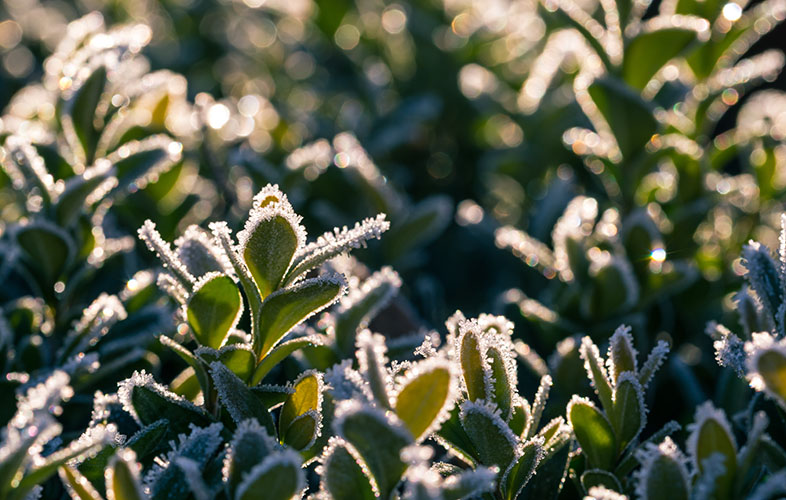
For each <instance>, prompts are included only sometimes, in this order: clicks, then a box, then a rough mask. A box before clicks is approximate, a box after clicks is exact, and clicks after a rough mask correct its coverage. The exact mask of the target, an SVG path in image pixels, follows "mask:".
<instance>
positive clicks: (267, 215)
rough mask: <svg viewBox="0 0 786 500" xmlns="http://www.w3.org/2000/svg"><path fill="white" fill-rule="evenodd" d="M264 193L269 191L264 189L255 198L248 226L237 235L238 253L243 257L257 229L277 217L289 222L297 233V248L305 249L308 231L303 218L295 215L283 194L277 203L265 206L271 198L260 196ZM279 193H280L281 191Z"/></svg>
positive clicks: (273, 244)
mask: <svg viewBox="0 0 786 500" xmlns="http://www.w3.org/2000/svg"><path fill="white" fill-rule="evenodd" d="M262 193H267V191H265V190H264V189H263V190H262V191H261V192H260V194H259V195H258V196H257V197H255V198H254V199H255V201H254V203H253V205H252V208H251V212H250V213H249V214H248V219H246V224H245V226H244V227H243V230H242V231H240V232H239V233H237V240H238V253H239V254H240V255H243V253H244V252H245V248H246V245H247V244H248V241H249V238H250V237H251V235H252V234H254V231H256V228H257V227H258V226H259V225H260V224H262V223H264V222H267V221H269V220H271V219H273V218H275V217H282V218H283V219H284V220H285V221H287V223H288V224H289V225H290V226H291V228H292V231H294V233H295V237H296V239H297V248H298V249H301V248H303V247H304V246H305V244H306V229H305V228H304V227H303V225H302V224H301V223H300V222H301V221H302V220H303V218H302V217H301V216H299V215H297V214H296V213H295V211H294V209H293V208H292V205H290V204H289V201H288V200H287V199H286V196H283V194H280V195H277V196H280V197H277V198H275V201H270V203H267V204H264V203H263V202H264V199H267V198H268V197H269V196H267V195H263V196H260V195H262ZM278 193H280V191H279V192H278ZM271 245H272V246H274V247H275V246H278V245H277V244H276V243H275V242H272V243H271Z"/></svg>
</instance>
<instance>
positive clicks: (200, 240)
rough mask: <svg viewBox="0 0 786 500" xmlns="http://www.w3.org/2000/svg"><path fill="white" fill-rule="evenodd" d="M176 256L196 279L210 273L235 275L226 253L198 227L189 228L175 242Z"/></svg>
mask: <svg viewBox="0 0 786 500" xmlns="http://www.w3.org/2000/svg"><path fill="white" fill-rule="evenodd" d="M175 255H176V256H177V258H178V259H179V260H180V262H182V263H183V264H184V265H185V266H186V269H188V270H189V272H190V273H191V274H192V275H193V276H194V277H201V276H203V275H205V274H207V273H209V272H223V273H226V274H230V275H231V274H234V271H233V269H232V265H231V264H230V263H229V261H228V259H227V257H226V255H224V251H223V250H222V249H221V247H219V246H217V245H216V244H215V240H214V239H213V237H212V236H211V235H210V233H208V232H206V231H205V230H203V229H202V228H200V227H199V226H197V225H191V226H188V227H187V228H186V230H185V232H184V233H183V235H182V236H181V237H179V238H178V239H176V240H175Z"/></svg>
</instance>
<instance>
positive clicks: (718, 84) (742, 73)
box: [707, 49, 784, 141]
mask: <svg viewBox="0 0 786 500" xmlns="http://www.w3.org/2000/svg"><path fill="white" fill-rule="evenodd" d="M783 62H784V57H783V53H782V52H781V51H779V50H775V49H772V50H766V51H764V52H762V53H760V54H756V55H754V56H751V57H748V58H745V59H743V60H742V61H740V62H739V63H737V64H736V65H735V66H733V67H731V68H726V69H721V70H719V71H716V72H715V73H714V74H713V75H712V77H711V78H710V80H709V81H708V82H707V85H708V87H709V90H710V92H711V93H713V94H715V93H720V92H723V90H724V89H727V88H729V87H737V88H739V87H743V86H752V85H753V84H755V83H756V82H757V81H758V80H762V79H763V80H767V81H771V80H772V79H774V78H775V77H777V76H778V74H779V73H780V72H781V69H782V68H783ZM759 99H760V98H759V97H757V95H755V94H754V95H753V96H751V98H750V100H749V101H746V104H744V105H743V106H742V108H743V109H744V108H745V107H746V106H747V105H748V104H747V103H748V102H751V100H752V101H753V103H752V106H755V105H756V104H757V101H759ZM759 102H760V101H759ZM776 105H777V104H776ZM748 117H749V114H748V112H745V113H743V111H742V109H741V110H740V115H738V118H737V120H738V123H740V122H742V124H743V126H742V127H741V128H740V129H738V131H737V134H738V137H739V139H740V140H741V141H745V140H748V139H751V138H752V137H753V134H755V133H756V132H759V131H760V129H758V127H756V128H748V127H746V126H745V125H747V124H750V122H747V119H748ZM746 122H747V123H746ZM749 134H750V135H749Z"/></svg>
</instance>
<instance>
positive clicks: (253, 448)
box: [224, 419, 278, 498]
mask: <svg viewBox="0 0 786 500" xmlns="http://www.w3.org/2000/svg"><path fill="white" fill-rule="evenodd" d="M277 448H278V446H277V443H276V441H275V439H274V438H272V437H271V436H270V435H269V434H268V432H267V431H266V430H265V429H264V428H263V427H262V426H260V425H259V424H258V423H257V421H256V420H255V419H249V420H245V421H243V422H241V423H240V424H239V425H238V426H237V430H236V431H235V434H234V436H233V437H232V441H231V442H230V444H229V451H228V453H227V458H226V468H225V471H224V481H225V484H226V490H227V495H228V497H229V498H234V496H235V492H236V491H237V488H238V486H240V483H241V481H242V480H243V477H244V476H246V475H247V474H248V473H249V471H250V470H251V469H252V468H253V467H254V466H255V465H257V464H259V463H262V461H263V460H264V459H265V458H266V457H267V456H268V455H270V454H271V453H273V452H274V451H275V450H276V449H277Z"/></svg>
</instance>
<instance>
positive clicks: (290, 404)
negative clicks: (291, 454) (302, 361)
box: [278, 371, 323, 449]
mask: <svg viewBox="0 0 786 500" xmlns="http://www.w3.org/2000/svg"><path fill="white" fill-rule="evenodd" d="M322 385H323V384H322V374H321V373H319V372H313V371H308V372H304V373H302V374H301V375H300V376H299V377H298V378H297V379H296V380H295V383H294V384H293V388H294V390H295V392H294V393H293V394H291V395H290V396H289V397H288V398H287V400H286V401H285V402H284V406H283V407H282V408H281V415H280V416H279V418H278V434H279V436H280V437H281V439H282V442H286V443H287V444H290V445H292V446H293V447H294V448H296V449H304V448H307V447H308V445H309V444H310V443H311V442H312V441H313V440H314V439H316V435H317V433H318V432H319V430H320V429H319V426H320V424H321V422H320V420H321V417H320V412H321V410H322V408H321V406H322V390H323V387H322ZM296 422H298V423H297V428H296V429H290V428H291V427H292V426H293V425H295V424H296ZM290 430H291V434H290ZM309 430H310V432H311V434H310V435H308V436H306V435H305V434H307V433H308V432H309ZM287 437H288V438H289V441H287V439H286V438H287ZM306 438H308V439H306ZM296 444H297V446H296Z"/></svg>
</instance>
